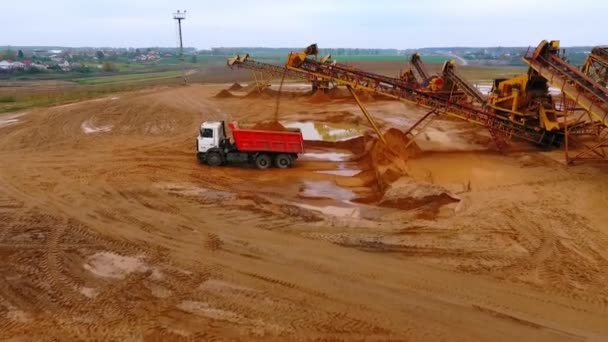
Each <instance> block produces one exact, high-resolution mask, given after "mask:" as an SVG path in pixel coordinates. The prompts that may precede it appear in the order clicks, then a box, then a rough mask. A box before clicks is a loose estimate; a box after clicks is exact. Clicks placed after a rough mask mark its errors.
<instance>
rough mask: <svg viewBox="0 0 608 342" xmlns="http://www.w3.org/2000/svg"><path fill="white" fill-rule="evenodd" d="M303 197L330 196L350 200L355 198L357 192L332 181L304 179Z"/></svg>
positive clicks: (301, 194) (340, 199) (301, 192)
mask: <svg viewBox="0 0 608 342" xmlns="http://www.w3.org/2000/svg"><path fill="white" fill-rule="evenodd" d="M299 195H300V196H301V197H308V198H329V199H335V200H339V201H350V200H352V199H353V198H355V193H354V192H352V191H351V190H349V189H345V188H342V187H339V186H337V185H336V184H335V183H333V182H330V181H304V184H303V189H302V190H301V191H300V193H299Z"/></svg>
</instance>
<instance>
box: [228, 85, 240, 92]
mask: <svg viewBox="0 0 608 342" xmlns="http://www.w3.org/2000/svg"><path fill="white" fill-rule="evenodd" d="M241 89H243V86H242V85H240V83H233V84H232V85H231V86H230V88H228V90H230V91H239V90H241Z"/></svg>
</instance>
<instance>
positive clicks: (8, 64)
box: [0, 61, 13, 70]
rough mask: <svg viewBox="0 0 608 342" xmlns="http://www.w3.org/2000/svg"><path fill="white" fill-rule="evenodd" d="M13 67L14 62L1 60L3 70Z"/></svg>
mask: <svg viewBox="0 0 608 342" xmlns="http://www.w3.org/2000/svg"><path fill="white" fill-rule="evenodd" d="M12 68H13V63H12V62H9V61H1V62H0V69H2V70H10V69H12Z"/></svg>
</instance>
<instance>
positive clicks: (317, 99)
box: [308, 90, 332, 103]
mask: <svg viewBox="0 0 608 342" xmlns="http://www.w3.org/2000/svg"><path fill="white" fill-rule="evenodd" d="M331 100H332V99H331V97H329V95H328V94H326V93H325V92H324V91H322V90H317V91H316V92H315V93H314V94H312V96H311V97H310V98H308V102H310V103H327V102H331Z"/></svg>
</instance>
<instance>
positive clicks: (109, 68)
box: [101, 62, 118, 72]
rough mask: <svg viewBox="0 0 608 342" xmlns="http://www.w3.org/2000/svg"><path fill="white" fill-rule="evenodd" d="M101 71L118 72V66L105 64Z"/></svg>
mask: <svg viewBox="0 0 608 342" xmlns="http://www.w3.org/2000/svg"><path fill="white" fill-rule="evenodd" d="M101 70H103V71H105V72H118V66H117V65H116V64H114V63H110V62H105V63H103V65H102V66H101Z"/></svg>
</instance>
